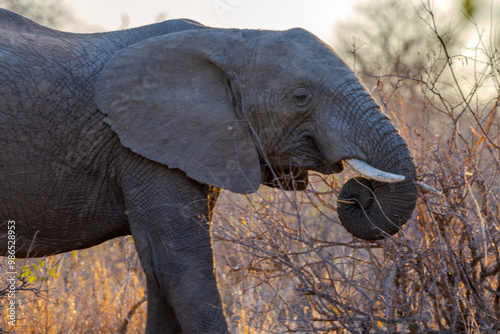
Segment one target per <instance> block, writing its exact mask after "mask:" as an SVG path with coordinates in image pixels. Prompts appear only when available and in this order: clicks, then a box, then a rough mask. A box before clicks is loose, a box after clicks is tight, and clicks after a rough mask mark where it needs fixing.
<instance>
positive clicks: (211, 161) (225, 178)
mask: <svg viewBox="0 0 500 334" xmlns="http://www.w3.org/2000/svg"><path fill="white" fill-rule="evenodd" d="M238 43H239V44H238ZM244 43H245V40H244V39H243V38H242V37H241V35H240V34H239V33H238V31H237V30H232V31H225V30H195V31H183V32H179V33H174V34H169V35H164V36H160V37H155V38H151V39H148V40H145V41H142V42H140V43H137V44H134V45H132V46H129V47H127V48H125V49H122V50H121V51H119V52H117V53H116V54H115V55H113V56H112V58H111V59H110V60H109V61H108V62H107V64H106V65H105V66H104V68H103V70H102V72H101V74H100V76H99V78H98V80H97V83H96V85H95V98H96V103H97V106H98V108H99V109H100V110H101V111H102V112H103V113H105V114H106V115H107V117H106V118H105V121H106V122H107V123H108V124H109V125H110V126H111V128H112V129H113V130H114V131H115V132H116V133H117V134H118V136H119V138H120V141H121V143H122V144H123V145H124V146H126V147H128V148H130V149H131V150H132V151H134V152H135V153H138V154H140V155H142V156H144V157H146V158H148V159H150V160H154V161H157V162H159V163H162V164H165V165H167V166H168V167H169V168H178V169H181V170H182V171H184V172H185V173H186V174H187V175H188V176H189V177H191V178H193V179H195V180H197V181H199V182H201V183H207V184H211V185H213V186H216V187H219V188H224V189H228V190H231V191H233V192H237V193H250V192H254V191H256V190H257V189H258V187H259V185H260V181H261V171H260V163H259V156H258V152H257V149H256V146H255V144H254V141H253V137H252V134H251V132H250V129H249V126H248V121H247V120H246V118H245V117H244V112H243V110H242V105H243V103H242V100H241V99H242V94H241V89H242V87H241V83H239V80H237V79H238V78H237V76H236V74H234V72H232V71H231V70H228V68H230V66H229V65H228V59H229V60H231V58H227V53H226V52H224V49H226V51H227V50H229V49H231V48H232V47H235V48H236V44H238V45H239V47H245V46H244V45H243V44H244ZM221 53H222V55H221ZM233 54H234V51H233ZM224 56H226V57H224ZM233 58H234V57H233ZM221 59H222V61H221Z"/></svg>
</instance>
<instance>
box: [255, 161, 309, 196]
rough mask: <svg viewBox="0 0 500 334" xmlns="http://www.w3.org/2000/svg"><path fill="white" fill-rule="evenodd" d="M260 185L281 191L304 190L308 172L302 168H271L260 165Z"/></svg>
mask: <svg viewBox="0 0 500 334" xmlns="http://www.w3.org/2000/svg"><path fill="white" fill-rule="evenodd" d="M261 173H262V184H263V185H265V186H268V187H272V188H281V189H283V190H290V191H292V190H304V189H306V188H307V184H308V182H309V181H308V172H307V169H306V168H303V167H294V166H287V167H281V166H279V167H274V166H273V167H271V166H269V165H261Z"/></svg>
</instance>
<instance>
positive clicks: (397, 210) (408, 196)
mask: <svg viewBox="0 0 500 334" xmlns="http://www.w3.org/2000/svg"><path fill="white" fill-rule="evenodd" d="M378 125H379V126H377V129H375V128H374V129H371V131H370V130H368V131H367V132H366V133H368V138H370V141H371V142H372V143H373V145H374V146H373V148H372V149H370V152H372V154H371V156H370V157H367V158H368V161H366V163H363V162H359V161H357V160H350V159H346V164H347V165H349V166H351V168H352V167H354V169H355V170H358V172H360V174H364V175H365V176H366V177H355V178H353V179H350V180H349V181H348V182H346V184H345V185H344V186H343V187H342V190H341V192H340V195H339V199H341V200H342V201H345V202H340V203H339V206H338V215H339V219H340V221H341V223H342V224H343V225H344V227H345V228H346V229H347V230H348V231H349V232H350V233H351V234H353V235H354V236H356V237H358V238H361V239H365V240H377V239H381V238H383V237H384V236H386V235H387V234H391V235H392V234H395V233H397V232H398V231H399V230H400V229H401V227H402V226H403V225H404V224H405V223H406V222H407V221H408V220H409V219H410V217H411V215H412V213H413V210H414V209H415V205H416V200H417V195H418V190H417V185H416V183H415V178H416V172H415V166H414V164H413V159H412V157H411V155H410V152H409V150H408V148H407V145H406V142H405V141H404V139H403V138H401V136H399V134H398V133H397V132H396V130H395V129H394V127H393V126H392V124H390V122H389V121H388V120H386V121H382V122H381V123H378ZM377 138H378V139H377ZM359 165H361V166H359ZM368 165H369V166H368ZM370 166H372V167H374V168H375V169H373V170H370V168H371V167H370ZM364 168H366V169H368V170H369V172H365V171H364ZM384 172H386V173H384ZM367 174H368V175H367Z"/></svg>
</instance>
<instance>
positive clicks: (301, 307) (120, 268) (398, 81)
mask: <svg viewBox="0 0 500 334" xmlns="http://www.w3.org/2000/svg"><path fill="white" fill-rule="evenodd" d="M424 13H425V11H424ZM431 14H432V12H431V11H427V16H426V17H425V18H424V19H425V22H426V23H427V24H428V31H427V34H428V35H432V36H433V38H434V39H435V41H436V42H437V46H438V47H437V49H435V50H433V51H432V52H431V51H429V54H428V55H427V56H426V60H425V62H424V63H423V64H421V68H422V71H420V72H419V73H417V74H411V73H406V72H405V73H404V75H403V74H401V73H398V72H397V71H396V72H387V73H382V74H380V73H379V74H380V75H378V76H374V75H366V74H365V79H366V82H367V86H368V87H369V88H371V89H372V93H373V94H374V96H375V97H376V98H377V99H378V100H379V102H380V104H381V105H382V106H383V109H384V111H385V112H386V113H388V114H389V115H390V116H391V118H392V119H393V120H394V122H395V124H396V126H397V127H398V128H399V130H400V132H401V134H402V136H403V137H404V138H405V139H406V140H407V142H408V143H409V146H410V149H411V150H412V152H413V155H414V157H415V161H416V165H417V166H418V174H419V175H420V177H421V179H422V180H423V181H425V182H427V183H428V184H430V185H432V186H433V187H435V188H437V189H438V190H440V191H441V192H442V193H443V196H441V197H438V196H435V195H422V196H421V197H420V199H419V201H418V203H417V209H416V211H415V213H414V215H413V217H412V218H411V220H410V222H409V223H408V225H407V226H406V227H405V228H404V230H403V231H402V232H401V233H399V234H398V235H397V236H395V237H391V238H388V239H386V240H382V241H378V242H374V243H368V242H364V241H360V240H357V239H353V238H352V237H351V236H350V235H349V234H348V233H346V232H345V231H344V229H343V228H342V226H340V224H339V222H338V218H337V215H336V203H335V198H336V197H337V195H338V191H339V189H340V187H341V185H342V184H343V182H344V181H345V180H346V179H347V177H348V176H349V175H348V174H349V173H347V175H334V176H328V177H325V176H322V175H317V174H316V175H314V176H313V178H312V182H311V186H310V188H309V189H308V190H307V191H306V192H302V193H286V192H281V191H278V190H273V189H263V188H261V191H262V192H261V193H259V194H254V195H251V196H237V195H233V194H230V193H227V192H224V193H223V196H222V198H221V200H220V202H219V204H218V207H217V210H216V215H215V219H214V223H213V235H214V247H215V252H216V262H217V265H216V267H217V272H218V275H219V285H220V288H221V293H222V297H223V302H224V304H225V308H226V313H227V319H228V321H229V323H230V327H231V331H232V333H498V332H500V322H499V319H500V162H499V152H500V136H499V133H500V122H499V119H500V117H499V111H498V105H499V102H500V73H499V68H500V62H499V55H498V51H497V50H496V49H494V48H493V45H494V43H487V42H485V41H484V40H483V39H482V38H480V39H479V42H478V44H477V46H476V47H475V49H474V50H473V51H475V52H473V53H472V54H473V56H464V55H462V54H460V53H456V52H455V51H453V50H451V49H449V48H448V47H447V44H446V42H445V40H444V39H443V38H442V37H441V34H440V32H439V29H438V28H437V27H436V25H435V24H434V21H433V16H432V15H431ZM479 36H482V35H479ZM391 68H395V69H397V68H398V66H391ZM379 72H380V71H379ZM371 73H374V72H371ZM44 261H45V262H44V264H43V267H42V266H41V262H40V259H38V260H28V261H26V262H25V261H24V260H19V261H18V266H22V265H26V266H33V265H34V264H37V266H38V267H37V268H34V267H32V269H31V270H32V272H31V274H30V275H28V277H31V279H32V280H34V282H32V283H31V284H30V285H29V286H28V287H31V288H37V289H39V290H40V292H38V293H34V291H30V290H20V291H18V294H17V296H18V299H19V300H20V302H21V303H20V305H19V307H18V314H19V315H20V318H19V320H18V322H17V325H18V327H16V328H11V327H10V326H8V325H7V321H6V318H5V316H2V317H1V318H0V328H1V329H3V330H4V331H12V332H17V333H120V332H123V329H124V323H125V318H126V317H127V315H128V314H129V313H130V311H131V310H135V313H134V314H133V316H131V322H130V324H128V327H127V329H128V332H129V333H136V332H137V333H140V332H143V331H144V323H145V316H146V312H145V310H146V307H145V306H146V305H145V304H146V303H142V304H141V303H140V301H141V300H142V298H143V296H144V293H145V292H144V277H143V274H142V273H141V271H140V269H138V268H139V267H138V262H137V256H136V254H135V251H134V250H133V242H131V241H130V238H121V239H119V240H113V241H110V242H107V243H105V244H103V245H101V246H98V247H95V248H93V249H89V250H85V251H81V252H77V253H68V254H63V255H59V256H55V257H51V258H46V259H44ZM3 265H4V262H2V263H1V266H3ZM4 270H5V269H4V267H0V271H1V272H4ZM3 278H4V277H2V279H3ZM27 279H28V278H27ZM1 284H2V286H4V285H6V284H5V283H4V282H2V283H1ZM24 289H26V286H25V287H24ZM1 297H2V296H0V299H1ZM2 301H3V302H5V298H4V299H3V300H2ZM137 305H139V306H138V307H137ZM1 307H2V309H1V310H2V312H3V310H4V306H3V305H2V306H1Z"/></svg>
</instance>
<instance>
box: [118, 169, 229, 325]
mask: <svg viewBox="0 0 500 334" xmlns="http://www.w3.org/2000/svg"><path fill="white" fill-rule="evenodd" d="M165 173H167V174H168V175H167V176H165V175H161V176H160V175H158V176H157V177H155V182H140V180H139V182H138V183H136V186H134V188H133V189H134V191H129V192H127V191H126V192H125V194H126V206H127V209H128V211H129V222H130V227H131V231H132V235H133V237H134V241H135V245H136V248H137V251H138V254H139V258H140V260H141V264H142V266H143V269H144V272H145V274H146V276H147V279H148V320H147V326H146V332H147V333H179V332H180V329H182V332H183V333H185V334H188V333H227V332H228V330H227V324H226V320H225V317H224V312H223V308H222V302H221V299H220V296H219V292H218V289H217V281H216V277H215V272H214V261H213V251H212V245H211V237H210V231H209V224H208V218H209V216H210V214H211V209H212V208H213V205H212V204H209V203H213V202H211V201H210V200H209V197H210V198H213V196H212V194H211V193H209V192H208V191H207V189H206V187H204V186H203V185H200V184H199V183H197V182H195V181H192V180H190V179H188V178H186V177H185V175H184V174H181V173H180V172H177V171H170V172H168V170H166V171H165ZM172 174H173V175H172ZM179 174H180V175H179ZM173 176H175V177H174V179H175V182H174V181H173V180H172V177H173ZM169 179H170V180H169ZM173 185H174V186H175V191H173ZM127 193H128V194H129V195H127ZM209 195H211V196H209ZM174 315H175V318H174ZM179 325H180V328H179Z"/></svg>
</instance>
